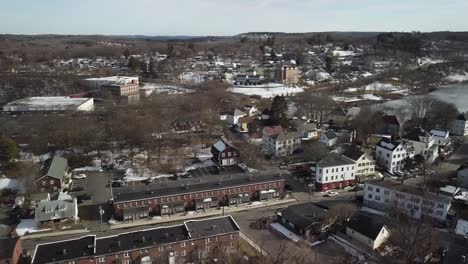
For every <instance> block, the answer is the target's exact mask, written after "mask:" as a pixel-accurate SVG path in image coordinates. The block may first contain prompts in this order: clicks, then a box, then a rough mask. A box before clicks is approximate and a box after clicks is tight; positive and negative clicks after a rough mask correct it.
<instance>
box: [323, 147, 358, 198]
mask: <svg viewBox="0 0 468 264" xmlns="http://www.w3.org/2000/svg"><path fill="white" fill-rule="evenodd" d="M355 170H356V167H355V162H354V161H353V160H351V159H349V158H348V157H346V156H342V155H336V154H331V155H328V156H327V157H325V158H323V159H322V160H320V161H319V162H317V164H316V165H315V189H316V190H319V191H327V190H332V189H336V188H343V187H346V186H350V185H353V184H354V183H355V180H356V173H355Z"/></svg>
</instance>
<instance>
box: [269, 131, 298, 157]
mask: <svg viewBox="0 0 468 264" xmlns="http://www.w3.org/2000/svg"><path fill="white" fill-rule="evenodd" d="M300 146H301V135H300V134H299V133H298V132H288V131H286V130H284V129H283V128H282V127H281V126H274V127H265V128H263V131H262V148H263V151H264V152H265V153H266V154H269V155H273V156H276V157H284V156H287V155H290V154H292V153H293V152H294V151H296V150H297V149H299V148H300Z"/></svg>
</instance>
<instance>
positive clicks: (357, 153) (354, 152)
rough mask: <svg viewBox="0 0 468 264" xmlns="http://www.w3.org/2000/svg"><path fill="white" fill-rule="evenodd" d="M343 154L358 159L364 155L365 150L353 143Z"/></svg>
mask: <svg viewBox="0 0 468 264" xmlns="http://www.w3.org/2000/svg"><path fill="white" fill-rule="evenodd" d="M343 155H345V156H346V157H348V158H350V159H352V160H355V161H357V160H358V159H360V158H361V157H362V155H364V152H363V151H362V150H360V149H359V148H358V147H357V146H356V145H352V146H351V147H349V148H348V149H347V150H346V151H345V152H344V153H343Z"/></svg>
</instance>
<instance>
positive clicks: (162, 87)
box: [140, 83, 193, 96]
mask: <svg viewBox="0 0 468 264" xmlns="http://www.w3.org/2000/svg"><path fill="white" fill-rule="evenodd" d="M140 90H142V91H144V93H145V96H150V95H151V94H185V93H192V92H193V90H191V89H187V88H184V87H180V86H176V85H168V84H159V83H145V84H144V85H143V87H141V88H140Z"/></svg>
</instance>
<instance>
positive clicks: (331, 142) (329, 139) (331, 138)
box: [319, 131, 338, 147]
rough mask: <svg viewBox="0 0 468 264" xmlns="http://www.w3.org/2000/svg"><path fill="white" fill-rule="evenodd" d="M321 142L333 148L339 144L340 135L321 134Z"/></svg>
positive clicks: (331, 133) (331, 132)
mask: <svg viewBox="0 0 468 264" xmlns="http://www.w3.org/2000/svg"><path fill="white" fill-rule="evenodd" d="M319 142H320V143H322V144H324V145H325V146H327V147H333V146H335V145H336V144H337V143H338V135H337V134H336V133H335V132H333V131H327V132H325V133H321V134H320V139H319Z"/></svg>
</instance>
